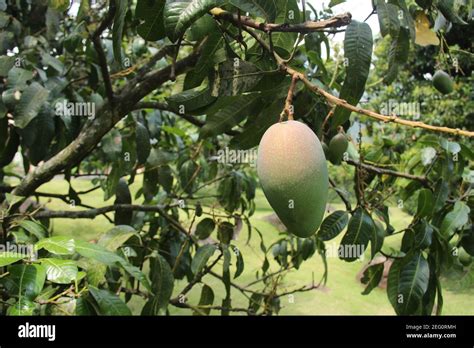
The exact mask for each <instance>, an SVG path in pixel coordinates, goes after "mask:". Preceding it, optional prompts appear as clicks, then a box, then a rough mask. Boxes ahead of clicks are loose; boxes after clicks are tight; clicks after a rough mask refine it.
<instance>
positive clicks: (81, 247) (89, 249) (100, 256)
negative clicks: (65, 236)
mask: <svg viewBox="0 0 474 348" xmlns="http://www.w3.org/2000/svg"><path fill="white" fill-rule="evenodd" d="M76 252H77V253H78V254H79V255H81V256H83V257H85V258H88V259H92V260H96V261H98V262H101V263H103V264H105V265H107V266H116V265H120V266H121V267H122V268H123V269H124V270H126V271H127V272H128V273H129V274H130V275H131V276H132V277H134V278H136V279H137V280H138V281H140V282H141V283H142V284H143V286H145V287H146V288H147V289H150V284H149V282H148V279H147V278H146V276H145V275H144V274H143V272H142V271H140V269H139V268H137V267H135V266H133V265H131V264H130V263H129V262H128V261H126V260H124V259H123V258H121V257H120V256H118V255H117V254H114V253H113V252H111V251H109V250H107V249H105V248H104V247H103V246H101V245H97V244H92V243H87V242H85V241H80V240H76Z"/></svg>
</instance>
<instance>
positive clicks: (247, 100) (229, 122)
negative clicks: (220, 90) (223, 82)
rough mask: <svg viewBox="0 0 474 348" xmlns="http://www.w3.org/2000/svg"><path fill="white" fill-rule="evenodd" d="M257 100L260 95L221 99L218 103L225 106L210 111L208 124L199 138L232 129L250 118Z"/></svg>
mask: <svg viewBox="0 0 474 348" xmlns="http://www.w3.org/2000/svg"><path fill="white" fill-rule="evenodd" d="M257 100H258V94H246V95H239V96H235V97H221V98H219V100H218V101H217V102H216V103H219V105H222V104H224V105H223V107H222V108H220V109H218V110H216V111H214V110H212V111H209V113H208V115H207V118H206V124H205V125H204V127H202V128H201V131H200V133H199V136H200V137H201V138H202V139H204V138H207V137H210V136H216V135H219V134H222V133H224V132H225V131H228V130H230V129H232V127H234V126H235V125H237V124H238V123H240V122H241V121H243V120H244V119H245V117H247V116H248V112H250V111H251V110H253V107H254V106H255V103H256V101H257ZM213 107H214V105H213Z"/></svg>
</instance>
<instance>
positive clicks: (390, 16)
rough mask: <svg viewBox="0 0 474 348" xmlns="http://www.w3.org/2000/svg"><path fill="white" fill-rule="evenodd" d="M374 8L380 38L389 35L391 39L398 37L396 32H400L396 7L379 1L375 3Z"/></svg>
mask: <svg viewBox="0 0 474 348" xmlns="http://www.w3.org/2000/svg"><path fill="white" fill-rule="evenodd" d="M376 8H377V15H378V18H379V24H380V33H381V34H382V37H384V36H385V35H387V34H390V36H391V37H392V38H396V37H397V36H398V31H399V30H400V20H399V19H398V10H399V9H398V6H396V5H394V4H387V3H386V2H385V1H380V2H378V3H377V6H376Z"/></svg>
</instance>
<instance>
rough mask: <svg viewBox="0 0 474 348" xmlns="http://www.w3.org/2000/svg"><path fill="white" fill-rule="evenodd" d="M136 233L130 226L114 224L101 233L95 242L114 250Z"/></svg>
mask: <svg viewBox="0 0 474 348" xmlns="http://www.w3.org/2000/svg"><path fill="white" fill-rule="evenodd" d="M136 233H137V232H136V231H135V229H134V228H133V227H131V226H127V225H119V226H115V227H114V228H112V229H110V230H109V231H107V232H106V233H104V234H103V235H101V236H100V238H99V241H98V242H97V244H98V245H100V246H103V247H104V248H106V249H107V250H109V251H115V250H117V249H118V248H120V247H121V246H122V245H123V243H125V242H126V241H127V240H129V239H130V237H131V236H133V235H134V234H136Z"/></svg>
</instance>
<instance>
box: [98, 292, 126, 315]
mask: <svg viewBox="0 0 474 348" xmlns="http://www.w3.org/2000/svg"><path fill="white" fill-rule="evenodd" d="M89 292H90V294H91V295H92V297H93V298H94V299H95V300H96V301H97V304H98V305H99V309H100V314H102V315H132V312H131V311H130V308H128V307H127V305H126V304H125V302H123V301H122V300H121V299H120V297H118V296H117V295H115V294H113V293H112V292H110V291H108V290H102V289H98V288H96V287H95V286H89Z"/></svg>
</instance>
